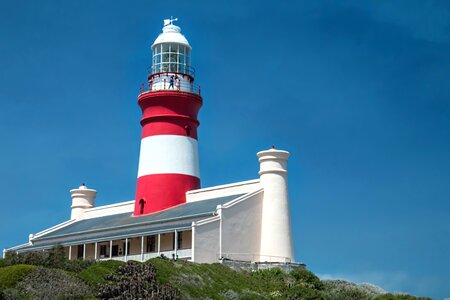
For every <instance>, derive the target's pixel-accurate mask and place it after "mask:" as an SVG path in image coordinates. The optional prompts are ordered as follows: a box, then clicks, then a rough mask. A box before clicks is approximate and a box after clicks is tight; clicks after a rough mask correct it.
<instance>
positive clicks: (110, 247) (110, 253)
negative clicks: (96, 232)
mask: <svg viewBox="0 0 450 300" xmlns="http://www.w3.org/2000/svg"><path fill="white" fill-rule="evenodd" d="M111 258H112V240H110V241H109V259H111Z"/></svg>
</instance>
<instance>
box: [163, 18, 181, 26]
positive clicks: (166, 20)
mask: <svg viewBox="0 0 450 300" xmlns="http://www.w3.org/2000/svg"><path fill="white" fill-rule="evenodd" d="M174 21H178V18H175V19H174V18H173V17H172V16H170V19H164V26H167V25H173V22H174Z"/></svg>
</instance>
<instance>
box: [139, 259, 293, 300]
mask: <svg viewBox="0 0 450 300" xmlns="http://www.w3.org/2000/svg"><path fill="white" fill-rule="evenodd" d="M146 263H150V264H152V265H153V266H154V267H155V268H156V271H157V273H156V278H157V280H158V282H160V283H162V284H171V285H173V286H175V287H177V288H178V289H179V290H180V292H181V294H182V296H183V298H187V299H205V298H210V299H224V294H225V293H236V294H238V295H240V296H241V298H245V299H258V298H259V299H261V298H264V297H263V296H264V295H268V294H269V293H270V292H273V291H277V290H280V289H283V288H284V287H285V284H284V283H283V280H284V278H281V280H280V279H279V278H280V276H281V277H282V275H280V274H279V273H278V272H277V271H274V270H271V271H268V272H267V271H260V272H257V273H258V275H256V273H253V274H252V273H250V272H236V271H233V270H231V269H230V268H228V267H226V266H223V265H221V264H196V263H190V262H186V261H176V262H173V261H170V260H164V259H161V258H154V259H151V260H149V261H147V262H146ZM280 272H281V271H280ZM266 273H267V274H269V273H276V276H278V277H276V278H275V277H273V276H272V275H271V274H269V275H265V274H266ZM262 277H265V278H264V279H263V278H262Z"/></svg>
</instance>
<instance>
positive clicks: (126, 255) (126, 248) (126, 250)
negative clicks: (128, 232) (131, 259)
mask: <svg viewBox="0 0 450 300" xmlns="http://www.w3.org/2000/svg"><path fill="white" fill-rule="evenodd" d="M125 261H128V238H125Z"/></svg>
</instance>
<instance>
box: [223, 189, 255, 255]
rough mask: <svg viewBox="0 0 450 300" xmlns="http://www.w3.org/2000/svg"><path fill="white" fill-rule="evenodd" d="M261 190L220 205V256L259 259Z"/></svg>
mask: <svg viewBox="0 0 450 300" xmlns="http://www.w3.org/2000/svg"><path fill="white" fill-rule="evenodd" d="M263 196H264V193H263V191H262V190H260V191H259V192H257V193H255V194H253V195H251V196H250V197H248V198H244V200H242V201H238V202H236V203H234V204H232V205H230V206H226V205H225V206H223V207H222V256H224V257H227V256H228V257H229V258H232V259H242V260H259V257H258V254H259V253H260V246H261V215H262V208H263Z"/></svg>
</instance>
